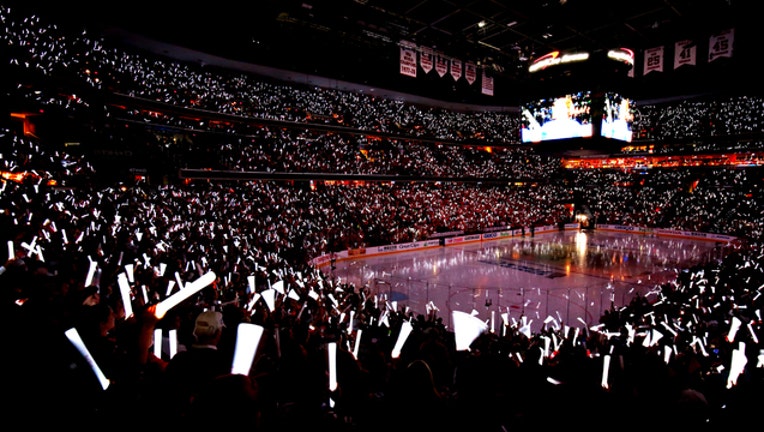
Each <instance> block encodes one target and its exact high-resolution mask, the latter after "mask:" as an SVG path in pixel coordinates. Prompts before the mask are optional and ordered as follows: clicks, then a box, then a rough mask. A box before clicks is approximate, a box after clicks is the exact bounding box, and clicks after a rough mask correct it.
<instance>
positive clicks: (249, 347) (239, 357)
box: [231, 322, 264, 375]
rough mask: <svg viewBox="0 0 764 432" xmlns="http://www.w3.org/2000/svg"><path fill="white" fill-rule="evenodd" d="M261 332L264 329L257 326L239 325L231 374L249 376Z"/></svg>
mask: <svg viewBox="0 0 764 432" xmlns="http://www.w3.org/2000/svg"><path fill="white" fill-rule="evenodd" d="M263 331H264V328H263V327H262V326H259V325H257V324H252V323H246V322H243V323H239V327H238V329H237V332H236V347H235V348H234V354H233V363H232V365H231V373H232V374H240V375H249V371H250V369H251V368H252V362H253V361H254V359H255V355H256V354H257V347H258V346H259V344H260V339H261V338H262V336H263Z"/></svg>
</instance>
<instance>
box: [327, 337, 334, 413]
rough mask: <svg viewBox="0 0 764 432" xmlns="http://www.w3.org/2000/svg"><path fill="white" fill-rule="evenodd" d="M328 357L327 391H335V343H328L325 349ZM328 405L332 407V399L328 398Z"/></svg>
mask: <svg viewBox="0 0 764 432" xmlns="http://www.w3.org/2000/svg"><path fill="white" fill-rule="evenodd" d="M326 351H327V353H328V355H329V391H330V392H333V391H335V390H337V342H329V344H328V346H327V347H326ZM329 405H330V406H332V407H333V406H334V399H332V398H329Z"/></svg>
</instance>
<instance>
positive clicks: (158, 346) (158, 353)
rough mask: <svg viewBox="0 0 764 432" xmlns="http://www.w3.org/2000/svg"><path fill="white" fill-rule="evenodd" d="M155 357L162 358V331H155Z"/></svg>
mask: <svg viewBox="0 0 764 432" xmlns="http://www.w3.org/2000/svg"><path fill="white" fill-rule="evenodd" d="M154 357H156V358H162V329H160V328H158V329H154Z"/></svg>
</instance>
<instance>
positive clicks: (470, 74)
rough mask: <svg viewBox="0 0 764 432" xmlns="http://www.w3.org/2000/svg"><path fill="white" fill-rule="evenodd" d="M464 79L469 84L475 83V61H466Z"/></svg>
mask: <svg viewBox="0 0 764 432" xmlns="http://www.w3.org/2000/svg"><path fill="white" fill-rule="evenodd" d="M464 79H466V80H467V82H468V83H470V85H471V84H475V81H476V80H477V66H475V63H467V64H466V65H465V68H464Z"/></svg>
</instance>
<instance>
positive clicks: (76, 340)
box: [64, 327, 111, 390]
mask: <svg viewBox="0 0 764 432" xmlns="http://www.w3.org/2000/svg"><path fill="white" fill-rule="evenodd" d="M64 334H65V335H66V337H67V339H69V342H71V343H72V345H74V347H75V348H77V351H79V352H80V354H82V357H84V358H85V360H86V361H87V362H88V364H89V365H90V369H92V370H93V373H95V374H96V378H98V382H99V383H101V388H102V389H104V390H106V389H107V388H109V385H110V384H111V382H110V381H109V379H108V378H106V375H104V374H103V372H102V371H101V368H100V367H99V366H98V363H96V361H95V359H94V358H93V356H92V355H91V354H90V350H88V347H87V346H85V342H83V341H82V338H81V337H80V334H79V332H77V329H76V328H74V327H72V328H70V329H69V330H67V331H65V332H64Z"/></svg>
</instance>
